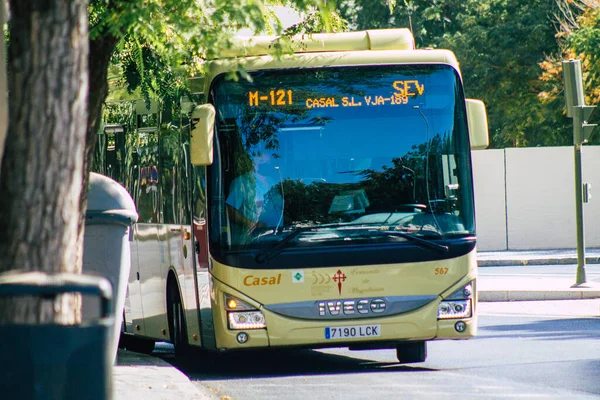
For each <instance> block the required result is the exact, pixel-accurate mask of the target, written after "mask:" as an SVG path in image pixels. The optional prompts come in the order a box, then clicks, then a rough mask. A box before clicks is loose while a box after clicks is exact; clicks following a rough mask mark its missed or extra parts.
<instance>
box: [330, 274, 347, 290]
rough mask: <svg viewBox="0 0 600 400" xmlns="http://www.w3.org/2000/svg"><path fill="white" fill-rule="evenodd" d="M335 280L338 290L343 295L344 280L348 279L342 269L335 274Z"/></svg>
mask: <svg viewBox="0 0 600 400" xmlns="http://www.w3.org/2000/svg"><path fill="white" fill-rule="evenodd" d="M333 280H334V282H337V286H338V292H340V296H341V295H342V282H344V281H345V280H346V275H344V274H343V273H342V271H341V270H339V269H338V270H337V272H336V273H335V275H333Z"/></svg>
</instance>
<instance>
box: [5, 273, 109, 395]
mask: <svg viewBox="0 0 600 400" xmlns="http://www.w3.org/2000/svg"><path fill="white" fill-rule="evenodd" d="M64 293H81V294H82V295H86V296H90V295H93V296H95V297H97V298H98V299H99V300H100V301H99V305H100V310H99V313H98V317H97V318H94V319H90V320H86V321H83V322H81V323H80V324H78V325H68V326H67V325H56V324H30V325H29V324H27V325H26V324H0V398H2V399H19V400H29V399H31V400H34V399H35V400H42V399H43V400H55V399H56V400H59V399H60V400H71V399H73V400H75V399H77V400H84V399H89V400H95V399H98V400H100V399H101V400H106V399H111V398H112V361H113V360H112V357H111V355H110V354H109V352H108V341H109V335H110V330H111V329H112V326H113V323H114V317H113V316H112V315H111V307H112V304H111V302H112V287H111V284H110V282H109V281H108V280H107V279H106V278H102V277H96V276H89V275H78V274H54V275H48V274H43V273H35V272H32V273H24V274H15V273H9V274H0V297H3V298H4V297H14V296H40V297H41V296H43V297H46V298H48V297H50V298H51V297H54V296H57V295H59V294H64Z"/></svg>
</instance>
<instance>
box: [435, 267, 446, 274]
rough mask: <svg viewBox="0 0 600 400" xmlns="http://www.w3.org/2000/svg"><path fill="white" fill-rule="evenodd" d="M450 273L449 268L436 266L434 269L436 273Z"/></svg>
mask: <svg viewBox="0 0 600 400" xmlns="http://www.w3.org/2000/svg"><path fill="white" fill-rule="evenodd" d="M447 273H448V268H436V269H435V270H434V271H433V274H434V275H446V274H447Z"/></svg>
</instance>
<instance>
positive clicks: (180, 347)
mask: <svg viewBox="0 0 600 400" xmlns="http://www.w3.org/2000/svg"><path fill="white" fill-rule="evenodd" d="M168 297H169V301H168V307H169V309H168V311H167V314H168V318H169V336H170V338H171V343H173V346H175V358H178V359H185V358H186V357H187V355H188V353H189V345H188V337H187V330H186V327H187V324H186V323H185V314H184V312H183V303H182V302H181V296H180V295H179V289H178V288H177V285H176V284H174V283H172V284H171V285H169V294H168Z"/></svg>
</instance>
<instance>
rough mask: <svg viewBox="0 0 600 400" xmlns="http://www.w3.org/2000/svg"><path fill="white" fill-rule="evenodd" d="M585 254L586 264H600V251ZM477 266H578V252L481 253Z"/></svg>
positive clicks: (566, 250) (571, 250)
mask: <svg viewBox="0 0 600 400" xmlns="http://www.w3.org/2000/svg"><path fill="white" fill-rule="evenodd" d="M584 254H585V262H586V264H600V249H586V250H585V252H584ZM477 264H478V265H479V266H480V267H489V266H493V267H500V266H514V265H549V264H577V250H576V249H558V250H501V251H479V252H478V253H477Z"/></svg>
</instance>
